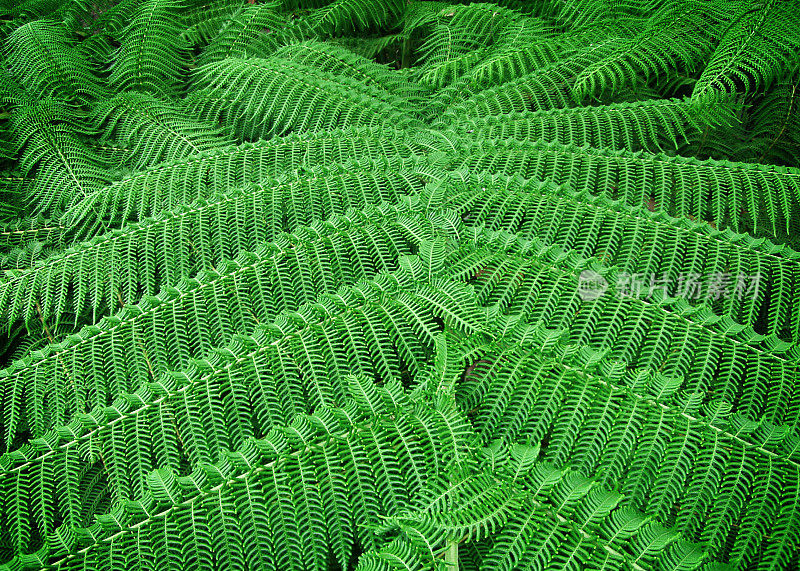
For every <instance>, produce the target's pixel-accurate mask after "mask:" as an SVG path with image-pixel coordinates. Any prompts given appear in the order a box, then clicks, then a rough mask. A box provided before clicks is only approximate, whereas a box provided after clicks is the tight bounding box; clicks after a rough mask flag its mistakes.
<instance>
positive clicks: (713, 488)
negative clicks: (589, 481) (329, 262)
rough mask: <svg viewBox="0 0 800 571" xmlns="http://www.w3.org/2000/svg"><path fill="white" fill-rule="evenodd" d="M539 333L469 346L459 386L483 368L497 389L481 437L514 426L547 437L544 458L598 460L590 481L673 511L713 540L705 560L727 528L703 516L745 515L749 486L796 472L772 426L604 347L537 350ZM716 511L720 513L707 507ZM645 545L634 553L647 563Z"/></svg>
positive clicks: (661, 512)
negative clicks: (492, 348) (515, 341)
mask: <svg viewBox="0 0 800 571" xmlns="http://www.w3.org/2000/svg"><path fill="white" fill-rule="evenodd" d="M540 331H541V330H540ZM542 333H544V332H542ZM542 333H540V332H539V331H533V332H528V333H526V334H525V338H526V339H527V340H526V341H523V345H525V346H527V347H529V348H530V349H526V350H523V353H524V355H525V356H524V357H523V356H522V355H521V354H519V353H517V352H518V351H519V348H518V347H513V346H511V344H509V345H508V346H507V349H504V350H500V351H496V352H490V353H488V354H484V355H481V356H479V358H480V359H481V363H484V364H482V365H480V366H479V367H477V368H476V369H475V370H474V372H473V374H472V377H471V378H468V379H467V385H465V387H464V388H465V389H467V388H472V389H474V388H477V387H478V386H481V384H484V383H485V382H486V380H487V378H491V379H495V381H493V382H495V383H496V384H492V385H485V384H484V386H485V387H486V389H487V391H486V392H485V393H484V394H485V395H487V396H488V395H496V396H498V397H501V398H499V399H498V398H495V399H490V402H491V403H493V404H488V403H487V404H488V407H486V408H483V407H482V406H480V407H479V409H480V410H479V412H478V414H479V415H480V416H481V417H482V420H481V422H490V423H491V425H492V426H493V427H494V428H489V426H490V425H484V426H486V427H487V428H486V429H485V432H484V434H485V438H489V439H491V438H495V437H502V436H504V435H507V436H508V437H509V438H512V439H513V436H512V435H513V434H515V433H517V431H519V433H524V434H526V435H527V436H528V437H529V438H531V439H533V440H534V441H536V440H539V439H540V438H544V439H546V441H547V442H548V445H547V446H546V447H543V455H544V458H545V459H547V460H549V461H552V462H555V463H557V464H560V463H563V462H569V463H571V464H572V465H573V466H575V467H576V468H578V469H580V470H581V471H585V472H586V473H593V472H594V471H595V470H598V477H599V478H598V479H599V481H600V482H603V483H606V484H613V485H615V486H619V488H618V489H619V490H620V491H621V492H622V493H623V494H624V495H625V498H624V499H623V502H622V505H623V506H634V507H637V509H641V510H644V511H645V512H647V513H652V514H654V515H656V516H657V517H659V518H660V519H662V521H666V522H672V521H674V519H673V518H674V517H675V514H676V513H677V514H679V517H678V519H677V521H678V522H679V524H680V525H679V530H680V531H682V532H683V533H685V534H687V536H689V537H697V536H701V537H702V538H703V541H708V540H709V539H712V540H713V541H711V542H710V543H709V544H708V552H709V555H710V556H711V557H712V558H716V557H721V556H724V553H725V549H726V547H725V542H724V540H723V538H725V537H726V536H727V534H728V529H715V525H716V524H715V523H713V522H731V521H732V519H733V521H738V518H740V517H744V516H745V514H747V513H752V512H749V510H748V506H750V507H752V508H754V509H755V507H756V506H757V505H758V502H760V501H761V499H760V497H759V496H752V497H750V496H749V495H748V493H747V490H749V489H750V488H751V486H754V485H755V484H756V482H758V481H762V482H775V481H776V479H780V478H788V480H787V481H790V482H795V481H796V476H795V474H796V472H797V462H798V457H797V453H796V439H797V436H796V435H790V434H789V433H788V432H780V431H779V432H778V434H781V436H780V437H779V436H777V435H776V434H775V431H774V428H773V426H764V428H763V429H761V428H760V427H758V424H759V423H756V422H753V421H751V420H749V419H747V418H746V417H743V416H742V415H741V414H738V413H733V414H731V412H730V407H729V406H728V407H726V406H725V403H724V402H723V403H719V402H715V401H711V402H710V403H709V404H707V405H704V406H703V407H700V405H699V401H698V399H692V395H691V393H690V392H684V391H681V390H677V389H678V387H679V382H675V379H670V378H667V377H663V376H661V375H660V374H659V373H655V372H650V373H647V372H646V371H645V370H641V369H638V370H637V369H633V370H630V371H626V370H625V367H624V364H617V363H614V362H607V363H603V362H602V361H603V359H604V355H603V353H602V352H599V353H598V352H597V351H595V350H592V349H588V347H583V348H580V347H574V348H570V347H569V346H564V345H562V346H560V347H559V345H558V344H555V345H554V344H553V343H552V342H551V341H549V342H548V343H547V345H545V346H546V347H548V349H547V350H546V351H542V349H541V345H540V343H541V341H540V339H541V338H542ZM546 338H547V339H552V338H553V336H552V335H547V337H546ZM529 343H530V344H529ZM551 350H552V352H551ZM479 371H480V372H479ZM545 379H546V380H545ZM481 392H483V390H481ZM693 400H694V401H695V402H693ZM590 403H591V404H590ZM720 406H721V409H720ZM493 407H499V409H497V408H495V409H494V410H493ZM698 409H700V410H698ZM495 423H496V424H495ZM509 431H510V432H509ZM765 438H766V439H765ZM701 443H706V445H707V448H705V449H704V448H703V447H701V446H700V444H701ZM704 450H709V451H713V454H711V455H710V456H709V455H708V454H707V453H705V452H704ZM687 481H688V482H689V483H690V485H689V486H688V488H687V486H686V485H685V482H687ZM695 484H699V485H700V486H701V488H700V489H698V488H697V487H695ZM793 485H794V484H791V485H790V487H788V488H784V489H783V490H782V489H781V488H780V485H779V484H777V483H776V484H775V485H773V486H772V487H771V489H770V491H769V493H770V494H776V495H777V496H778V497H781V496H783V497H786V494H787V492H789V490H791V489H793V487H792V486H793ZM701 490H703V491H702V493H701ZM731 493H734V494H736V495H735V497H733V498H731V495H730V494H731ZM789 493H791V492H789ZM731 500H733V502H735V503H733V504H732V503H731ZM773 505H774V504H773ZM778 505H780V502H778ZM731 508H735V511H734V512H733V513H730V512H729V513H728V514H724V515H726V516H727V517H723V518H719V517H711V518H709V517H706V516H705V515H704V514H706V513H708V512H709V511H712V513H713V512H714V511H716V510H725V509H731ZM719 515H723V514H720V513H715V516H719ZM787 516H788V517H792V516H791V514H784V515H783V517H782V518H781V519H782V520H783V522H784V524H785V523H788V521H787ZM731 518H732V519H731ZM780 526H781V524H778V525H777V526H776V528H777V529H779V528H780ZM763 531H764V530H763V529H762V530H759V529H757V528H752V527H748V529H747V530H745V529H742V531H741V532H740V533H738V534H736V535H735V536H734V537H733V539H732V541H733V542H734V545H742V544H744V543H748V542H752V541H753V540H754V539H755V540H756V541H757V542H764V544H770V543H771V542H772V541H773V540H772V538H771V537H770V536H769V532H766V533H763ZM753 533H756V534H758V535H756V536H755V537H754V536H752V534H753ZM762 533H763V535H762ZM729 539H730V538H729ZM634 545H635V542H634ZM643 547H644V546H643ZM645 553H646V552H645ZM654 553H657V550H656V551H654ZM651 555H652V554H650V555H647V556H646V557H645V561H647V562H648V563H650V560H649V557H650V556H651Z"/></svg>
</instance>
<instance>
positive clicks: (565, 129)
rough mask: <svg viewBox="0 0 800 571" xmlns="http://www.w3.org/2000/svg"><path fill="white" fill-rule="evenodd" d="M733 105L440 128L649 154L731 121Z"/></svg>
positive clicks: (651, 105)
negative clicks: (691, 133) (643, 151)
mask: <svg viewBox="0 0 800 571" xmlns="http://www.w3.org/2000/svg"><path fill="white" fill-rule="evenodd" d="M734 113H735V107H734V105H733V104H727V105H726V104H719V103H718V104H717V105H714V106H713V107H707V108H706V109H700V108H698V107H697V106H696V105H695V104H693V103H691V102H689V101H681V100H669V99H658V100H650V101H641V102H635V103H615V104H611V105H601V106H596V107H573V108H567V109H551V110H547V111H533V112H531V111H522V112H511V113H506V114H502V115H493V116H484V117H480V118H476V119H470V118H462V117H461V116H460V115H459V114H457V113H452V112H448V113H445V115H444V116H443V117H442V123H440V124H438V126H439V127H440V128H441V129H442V130H444V129H448V128H449V129H452V130H453V131H455V133H456V135H457V136H460V137H469V138H475V139H476V140H479V139H484V140H487V139H489V140H491V139H517V140H522V141H539V140H541V141H556V142H558V143H561V144H565V145H577V146H580V147H582V146H590V147H596V148H608V149H625V150H629V151H638V150H642V149H644V150H647V151H650V152H658V151H662V150H664V148H665V147H666V148H669V149H675V148H677V147H678V145H679V144H680V142H682V141H685V140H687V138H688V133H690V132H702V131H703V129H705V128H707V127H709V126H714V125H727V124H731V123H733V122H734V121H735V120H736V119H735V115H734Z"/></svg>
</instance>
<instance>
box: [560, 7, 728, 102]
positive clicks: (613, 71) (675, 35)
mask: <svg viewBox="0 0 800 571" xmlns="http://www.w3.org/2000/svg"><path fill="white" fill-rule="evenodd" d="M648 12H649V11H648ZM646 16H647V17H646V18H645V19H643V20H642V21H641V25H640V26H637V29H636V30H635V35H633V36H631V37H625V38H620V40H619V41H618V43H617V45H616V46H615V48H614V49H613V50H612V52H611V53H610V54H609V55H607V56H606V57H605V58H603V59H602V60H600V61H598V62H596V63H593V64H591V65H590V66H588V67H587V68H586V69H585V70H584V71H582V72H581V73H580V74H579V75H578V77H577V78H576V80H575V84H574V87H573V89H574V92H575V96H576V98H577V99H578V100H579V101H582V100H585V99H586V98H588V97H599V96H600V95H602V94H603V93H604V92H618V91H619V90H620V89H621V88H627V87H630V86H633V85H635V84H636V83H638V82H640V81H642V80H644V81H648V80H650V79H651V78H661V77H667V76H669V74H670V73H675V72H683V73H687V74H694V73H695V71H696V70H697V69H698V68H702V65H703V63H704V62H705V61H707V59H708V57H709V55H710V54H711V52H712V51H713V49H714V45H713V38H712V35H711V33H709V30H713V29H714V26H713V24H712V22H713V21H714V20H713V18H710V17H709V14H708V13H707V9H706V7H705V5H704V4H703V3H696V2H691V1H688V2H687V1H677V2H666V3H665V4H664V5H663V6H657V7H656V8H655V10H654V11H653V12H652V13H647V14H646Z"/></svg>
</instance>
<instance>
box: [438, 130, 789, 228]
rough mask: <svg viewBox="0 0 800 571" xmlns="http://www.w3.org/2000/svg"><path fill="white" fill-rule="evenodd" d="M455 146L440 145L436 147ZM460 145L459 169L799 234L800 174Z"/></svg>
mask: <svg viewBox="0 0 800 571" xmlns="http://www.w3.org/2000/svg"><path fill="white" fill-rule="evenodd" d="M443 139H444V138H443ZM434 140H435V139H434ZM433 144H437V143H433ZM452 144H453V141H449V140H446V139H445V140H440V142H439V143H438V145H439V147H438V148H441V149H445V148H452V147H451V145H452ZM460 144H461V145H462V146H460V147H459V148H458V155H455V157H454V160H453V165H454V166H458V167H461V168H465V169H470V170H487V171H490V172H501V173H503V174H507V175H514V174H519V175H521V176H523V177H524V178H536V179H540V180H544V179H549V180H552V181H553V182H555V183H557V184H563V183H567V184H569V185H570V186H571V187H572V188H573V189H575V190H577V191H583V190H586V191H588V192H589V193H592V194H596V193H597V191H598V189H603V190H605V191H606V192H608V194H609V195H610V197H612V198H615V199H621V200H624V201H625V202H627V203H628V204H630V205H631V206H634V207H638V206H641V205H649V207H650V208H651V209H653V210H664V211H665V212H666V213H668V214H670V215H671V216H676V217H689V218H690V219H691V220H698V221H700V220H705V221H708V222H709V223H713V225H714V227H716V228H719V229H725V228H731V229H732V230H734V231H738V232H748V231H749V232H750V233H752V234H755V235H756V236H759V235H760V236H769V237H783V236H786V235H789V236H791V235H793V234H794V233H795V232H796V231H797V229H796V228H797V221H798V216H797V212H798V205H799V204H800V171H798V170H797V169H793V168H786V167H779V166H778V167H776V166H764V165H753V164H748V163H733V162H729V161H715V160H705V161H699V160H697V159H692V158H687V157H679V156H668V155H663V154H647V153H643V152H639V153H629V152H625V151H617V152H614V151H606V150H602V149H590V148H578V147H569V146H561V145H557V144H553V143H550V144H548V143H522V142H517V141H513V140H511V141H506V142H499V141H495V142H478V143H472V144H471V145H473V146H467V145H464V144H463V143H460ZM471 148H472V149H474V151H472V150H470V149H471ZM480 149H484V150H480ZM641 181H646V182H645V183H644V184H642V183H641Z"/></svg>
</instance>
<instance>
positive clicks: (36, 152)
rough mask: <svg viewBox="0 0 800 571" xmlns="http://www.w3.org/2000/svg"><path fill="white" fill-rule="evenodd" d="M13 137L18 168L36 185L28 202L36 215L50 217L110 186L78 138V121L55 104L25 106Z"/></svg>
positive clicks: (71, 112)
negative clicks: (76, 135)
mask: <svg viewBox="0 0 800 571" xmlns="http://www.w3.org/2000/svg"><path fill="white" fill-rule="evenodd" d="M12 128H13V136H14V141H15V143H16V145H17V147H18V148H19V149H20V152H21V157H20V168H21V169H22V172H23V173H24V174H25V176H26V177H29V178H31V179H33V180H32V181H31V182H30V184H29V185H27V196H26V197H25V200H26V202H27V203H28V204H29V205H30V210H29V212H30V213H31V214H34V215H38V214H44V215H52V214H55V213H58V212H60V211H62V210H63V209H64V208H66V207H68V206H70V205H71V204H74V203H75V202H76V201H79V200H81V199H83V198H84V197H86V196H87V195H89V194H91V193H92V192H93V191H94V190H95V189H97V188H100V187H103V186H105V185H106V184H108V183H109V182H110V179H111V177H110V176H109V174H108V173H107V172H106V171H105V170H103V169H101V168H100V167H99V165H98V162H99V161H97V160H96V158H95V157H93V156H92V153H91V152H90V151H89V149H87V148H86V147H84V146H83V145H82V144H81V143H80V141H79V140H78V139H77V138H76V137H75V131H76V130H77V129H81V128H82V127H81V125H80V118H79V117H78V116H77V114H76V112H75V111H74V110H73V109H70V108H69V107H67V106H65V105H63V104H61V103H58V102H56V101H54V100H47V99H46V100H43V101H41V102H39V103H36V104H32V105H24V106H21V107H19V108H17V110H16V111H15V113H14V117H13V123H12Z"/></svg>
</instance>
